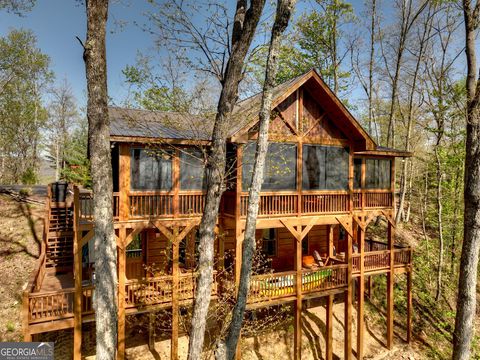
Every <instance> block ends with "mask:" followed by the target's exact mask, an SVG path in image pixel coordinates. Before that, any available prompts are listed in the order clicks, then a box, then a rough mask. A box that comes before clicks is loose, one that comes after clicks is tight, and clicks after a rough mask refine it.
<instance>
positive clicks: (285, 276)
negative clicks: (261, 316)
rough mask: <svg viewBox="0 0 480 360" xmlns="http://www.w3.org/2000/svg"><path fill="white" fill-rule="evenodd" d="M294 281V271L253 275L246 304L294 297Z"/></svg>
mask: <svg viewBox="0 0 480 360" xmlns="http://www.w3.org/2000/svg"><path fill="white" fill-rule="evenodd" d="M296 279H297V273H296V272H295V271H285V272H279V273H271V274H262V275H253V276H252V277H251V279H250V293H249V295H248V303H250V304H254V303H259V302H266V301H269V300H273V299H280V298H285V297H289V296H294V295H295V294H296V293H297V291H296V287H295V283H296Z"/></svg>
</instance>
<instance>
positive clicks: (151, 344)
mask: <svg viewBox="0 0 480 360" xmlns="http://www.w3.org/2000/svg"><path fill="white" fill-rule="evenodd" d="M148 349H149V350H150V351H153V350H155V313H153V312H150V313H148Z"/></svg>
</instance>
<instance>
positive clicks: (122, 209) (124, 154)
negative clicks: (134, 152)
mask: <svg viewBox="0 0 480 360" xmlns="http://www.w3.org/2000/svg"><path fill="white" fill-rule="evenodd" d="M119 154H120V161H119V172H118V173H119V179H118V180H119V181H118V183H119V194H118V197H119V199H118V202H119V211H118V218H119V220H120V221H125V220H128V218H129V215H130V199H129V195H130V146H129V144H123V143H122V144H120V145H119Z"/></svg>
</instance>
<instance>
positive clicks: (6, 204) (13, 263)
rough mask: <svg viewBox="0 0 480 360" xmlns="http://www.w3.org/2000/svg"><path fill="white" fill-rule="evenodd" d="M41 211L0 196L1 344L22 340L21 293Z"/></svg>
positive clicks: (36, 244) (31, 263) (40, 228)
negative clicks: (2, 342)
mask: <svg viewBox="0 0 480 360" xmlns="http://www.w3.org/2000/svg"><path fill="white" fill-rule="evenodd" d="M43 210H44V207H43V206H42V205H32V204H27V203H23V202H16V201H14V200H12V198H10V197H9V196H7V195H3V194H0V274H1V281H0V284H1V286H0V304H1V307H0V341H20V340H21V339H22V323H21V321H22V320H21V319H22V318H21V305H22V290H23V288H24V287H25V285H26V283H27V281H28V279H29V277H30V274H31V273H32V271H33V269H34V267H35V262H36V259H37V258H38V254H39V250H40V249H39V246H40V241H41V239H42V231H43Z"/></svg>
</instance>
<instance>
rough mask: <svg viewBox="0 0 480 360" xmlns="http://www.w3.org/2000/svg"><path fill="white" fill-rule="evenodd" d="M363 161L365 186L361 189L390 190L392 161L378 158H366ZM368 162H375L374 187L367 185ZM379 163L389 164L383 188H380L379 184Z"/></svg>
mask: <svg viewBox="0 0 480 360" xmlns="http://www.w3.org/2000/svg"><path fill="white" fill-rule="evenodd" d="M364 161H365V184H364V187H363V189H365V190H390V189H391V188H392V167H393V161H392V159H391V158H379V157H366V158H364ZM369 161H374V162H375V164H376V165H375V170H376V171H375V176H374V181H375V183H374V185H373V186H371V185H370V184H369V179H370V178H369V176H368V175H369V172H368V170H369V167H368V163H369ZM380 162H388V163H389V166H388V171H387V172H386V173H385V174H388V181H387V183H386V184H385V186H381V184H380V178H381V176H380V172H381V166H380Z"/></svg>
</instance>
